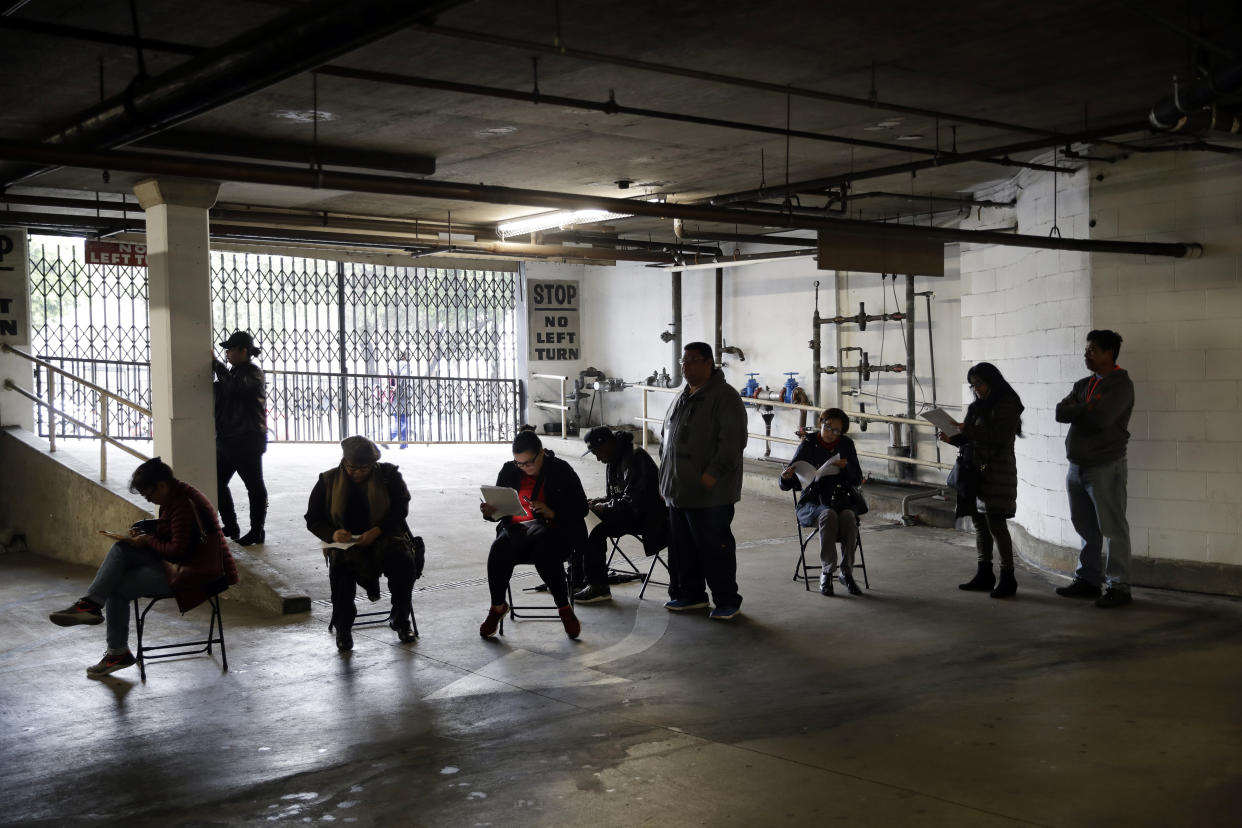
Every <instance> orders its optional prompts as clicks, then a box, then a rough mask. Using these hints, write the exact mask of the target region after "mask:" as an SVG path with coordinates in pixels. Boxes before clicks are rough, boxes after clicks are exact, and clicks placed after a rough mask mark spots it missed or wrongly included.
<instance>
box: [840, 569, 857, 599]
mask: <svg viewBox="0 0 1242 828" xmlns="http://www.w3.org/2000/svg"><path fill="white" fill-rule="evenodd" d="M837 580H838V581H840V582H841V586H843V587H845V588H846V589H848V590H849V592H850V595H862V590H861V589H859V588H858V584H856V583H854V576H853V575H846V574H845V573H844V572H842V573H841V576H840V577H839V578H837Z"/></svg>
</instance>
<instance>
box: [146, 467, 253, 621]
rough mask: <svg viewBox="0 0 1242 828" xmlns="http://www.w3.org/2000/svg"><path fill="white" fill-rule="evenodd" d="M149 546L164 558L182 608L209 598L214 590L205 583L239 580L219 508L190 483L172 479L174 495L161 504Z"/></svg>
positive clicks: (166, 569) (178, 604) (229, 582)
mask: <svg viewBox="0 0 1242 828" xmlns="http://www.w3.org/2000/svg"><path fill="white" fill-rule="evenodd" d="M196 513H197V516H196ZM150 548H151V549H153V550H155V552H156V553H157V554H159V556H160V557H161V558H163V559H164V574H165V575H166V576H168V583H169V584H170V585H171V586H172V588H173V594H174V596H175V597H176V599H177V606H178V607H179V608H180V609H181V611H182V612H185V611H187V610H190V609H193V608H194V607H197V606H198V605H199V604H201V603H203V602H204V601H206V600H207V598H208V597H210V595H211V593H212V592H214V590H213V591H209V590H208V589H206V587H208V586H209V585H211V584H213V583H215V582H217V581H219V580H220V579H221V578H223V579H225V581H226V582H227V583H228V584H230V585H232V584H236V583H237V564H236V563H235V562H234V561H233V556H232V554H230V552H229V545H228V542H227V541H225V539H224V532H222V531H221V530H220V520H219V518H218V517H217V515H216V510H215V509H214V508H213V507H212V505H211V501H209V500H208V499H207V498H206V497H204V496H203V493H202V492H200V491H199V490H198V489H195V488H194V487H193V486H191V485H189V484H188V483H182V482H181V481H180V480H176V481H174V482H173V484H172V497H171V498H169V501H168V503H166V504H164V505H163V506H161V507H160V522H159V526H158V527H157V529H156V530H155V534H154V542H153V543H151V544H150Z"/></svg>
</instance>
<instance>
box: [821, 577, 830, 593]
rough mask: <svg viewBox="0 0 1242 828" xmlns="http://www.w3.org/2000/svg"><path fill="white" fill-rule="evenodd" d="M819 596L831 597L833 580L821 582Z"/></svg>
mask: <svg viewBox="0 0 1242 828" xmlns="http://www.w3.org/2000/svg"><path fill="white" fill-rule="evenodd" d="M819 594H820V595H831V594H832V579H831V578H828V579H826V580H823V581H820V583H819Z"/></svg>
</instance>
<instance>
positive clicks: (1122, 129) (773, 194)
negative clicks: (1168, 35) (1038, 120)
mask: <svg viewBox="0 0 1242 828" xmlns="http://www.w3.org/2000/svg"><path fill="white" fill-rule="evenodd" d="M1146 130H1147V124H1145V123H1142V122H1136V123H1129V124H1114V125H1112V126H1106V127H1100V128H1098V129H1089V130H1084V131H1082V132H1077V133H1074V134H1073V135H1069V136H1066V137H1067V139H1068V143H1070V144H1078V143H1089V142H1091V141H1097V140H1100V139H1102V138H1109V137H1111V136H1114V135H1125V134H1127V133H1132V132H1145V131H1146ZM1047 146H1048V142H1047V141H1041V140H1038V139H1033V140H1030V141H1023V142H1021V143H1017V144H1007V145H1005V146H1003V147H989V148H987V149H981V150H974V151H972V152H963V153H958V155H957V157H956V158H955V159H953V160H944V159H941V158H927V159H924V160H922V161H910V162H908V163H905V164H893V165H890V166H887V167H873V168H871V169H869V170H858V171H856V172H848V173H841V174H839V175H831V176H828V177H826V178H813V179H811V180H809V181H794V182H791V183H788V184H776V185H773V186H771V187H760V188H758V189H755V190H743V191H742V192H737V193H726V194H723V195H717V196H712V197H710V198H706V199H701V201H703V202H706V203H708V204H711V205H712V206H714V207H720V206H724V205H726V204H735V203H737V202H739V201H762V200H764V199H768V198H780V197H782V196H784V195H786V194H791V193H805V192H815V191H816V190H826V189H828V188H829V187H840V186H842V185H843V184H852V183H853V182H855V181H865V180H867V179H869V178H883V177H885V176H889V175H899V174H901V173H912V174H917V173H918V172H919V171H921V170H928V169H934V168H936V167H944V166H947V165H950V164H962V163H966V162H969V161H981V160H983V159H985V158H992V157H995V156H998V155H999V156H1001V157H1005V156H1008V155H1009V154H1011V153H1015V152H1033V151H1035V150H1040V149H1044V148H1046V147H1047Z"/></svg>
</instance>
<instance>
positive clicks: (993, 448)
mask: <svg viewBox="0 0 1242 828" xmlns="http://www.w3.org/2000/svg"><path fill="white" fill-rule="evenodd" d="M1023 410H1024V407H1023V405H1022V401H1021V400H1019V399H1018V398H1017V397H1016V396H1013V395H1009V396H1005V397H1001V398H1000V399H998V400H996V401H995V403H994V404H991V403H989V401H988V400H987V398H984V399H981V400H975V401H974V402H973V403H971V404H970V408H968V409H966V419H965V420H964V421H963V423H962V431H961V433H960V434H956V435H954V436H953V437H950V438H949V442H950V443H952V444H953V445H955V446H964V445H966V444H969V445H970V446H971V450H972V452H973V458H974V463H975V466H976V467H977V468H978V469H979V489H978V493H977V494H978V499H979V501H980V502H981V503H982V504H983V511H985V512H987V513H988V514H989V515H997V516H1000V517H1006V518H1011V517H1013V516H1014V514H1016V513H1017V511H1018V461H1017V459H1016V458H1015V457H1014V454H1013V444H1014V441H1015V440H1016V439H1017V436H1018V431H1019V430H1020V428H1021V423H1022V411H1023Z"/></svg>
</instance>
